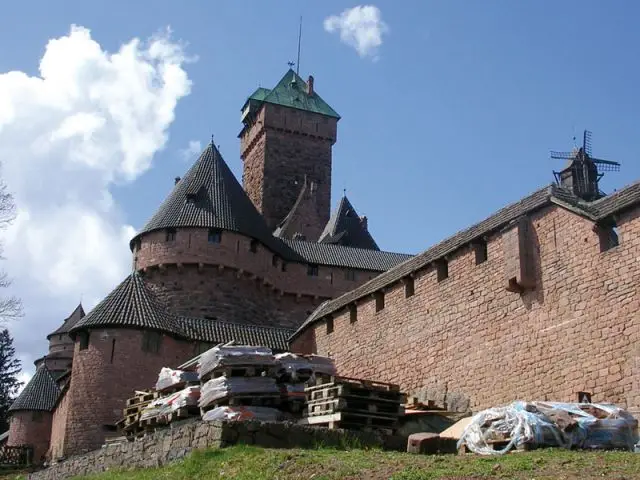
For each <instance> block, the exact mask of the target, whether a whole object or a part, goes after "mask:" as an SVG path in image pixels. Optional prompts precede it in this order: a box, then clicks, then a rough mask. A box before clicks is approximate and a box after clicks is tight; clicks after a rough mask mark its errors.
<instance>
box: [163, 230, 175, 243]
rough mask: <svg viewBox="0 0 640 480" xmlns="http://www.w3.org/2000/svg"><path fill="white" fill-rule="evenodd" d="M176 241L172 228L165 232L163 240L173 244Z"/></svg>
mask: <svg viewBox="0 0 640 480" xmlns="http://www.w3.org/2000/svg"><path fill="white" fill-rule="evenodd" d="M175 239H176V231H175V229H173V228H170V229H168V230H167V233H166V236H165V240H166V241H167V242H173V241H174V240H175Z"/></svg>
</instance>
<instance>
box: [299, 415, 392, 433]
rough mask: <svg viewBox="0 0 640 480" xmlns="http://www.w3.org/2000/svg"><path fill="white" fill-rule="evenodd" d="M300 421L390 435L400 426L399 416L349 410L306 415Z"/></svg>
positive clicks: (331, 427)
mask: <svg viewBox="0 0 640 480" xmlns="http://www.w3.org/2000/svg"><path fill="white" fill-rule="evenodd" d="M300 423H302V424H305V425H316V426H325V427H328V428H329V429H336V428H343V429H347V430H361V431H378V432H383V433H386V434H389V435H392V434H393V433H394V432H395V430H396V429H397V427H398V420H397V418H389V417H380V416H376V415H365V414H359V413H358V414H356V413H347V412H337V413H332V414H330V415H318V416H314V417H305V418H303V419H302V420H301V422H300Z"/></svg>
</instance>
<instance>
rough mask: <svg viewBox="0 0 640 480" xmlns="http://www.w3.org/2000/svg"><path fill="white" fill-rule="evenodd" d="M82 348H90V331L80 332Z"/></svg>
mask: <svg viewBox="0 0 640 480" xmlns="http://www.w3.org/2000/svg"><path fill="white" fill-rule="evenodd" d="M79 337H80V350H86V349H87V348H89V332H80V334H79Z"/></svg>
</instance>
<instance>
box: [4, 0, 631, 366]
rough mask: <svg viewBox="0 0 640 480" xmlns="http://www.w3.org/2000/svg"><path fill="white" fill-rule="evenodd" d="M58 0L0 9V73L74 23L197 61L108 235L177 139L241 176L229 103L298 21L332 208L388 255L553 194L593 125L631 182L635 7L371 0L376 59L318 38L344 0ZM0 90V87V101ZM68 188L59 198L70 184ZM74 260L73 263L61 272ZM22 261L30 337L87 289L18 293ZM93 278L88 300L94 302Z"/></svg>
mask: <svg viewBox="0 0 640 480" xmlns="http://www.w3.org/2000/svg"><path fill="white" fill-rule="evenodd" d="M64 5H65V7H64V8H61V7H60V5H59V4H54V3H53V2H45V1H38V2H36V1H28V0H23V1H21V2H11V3H8V4H6V5H4V6H3V15H2V17H0V44H1V45H2V46H3V48H2V53H1V54H0V75H2V73H6V72H9V71H21V72H24V73H25V74H26V75H28V76H38V75H39V72H38V65H39V62H40V60H41V58H42V56H43V54H44V53H45V48H46V45H47V42H48V41H49V40H50V39H54V38H60V37H63V36H65V35H68V34H69V29H70V26H71V24H76V25H79V26H82V27H85V28H87V29H89V30H90V31H91V38H92V39H93V40H94V41H95V42H97V43H98V44H99V45H100V47H101V48H102V49H103V50H106V51H108V52H115V51H117V50H118V49H119V48H120V46H121V45H122V44H125V43H127V42H129V41H130V40H131V39H132V38H140V39H141V40H145V39H147V38H148V37H150V36H151V35H153V34H155V33H157V32H159V31H161V30H162V29H164V28H166V27H167V26H170V27H171V30H172V36H171V38H172V41H177V40H180V41H182V42H185V46H184V51H185V52H186V55H187V56H197V60H196V61H190V62H186V63H184V64H183V65H182V68H183V69H184V71H185V72H186V74H187V75H188V78H189V80H190V81H191V84H190V91H189V93H188V94H185V95H181V96H180V98H179V99H178V100H177V105H176V106H175V109H174V110H173V113H174V114H175V118H174V119H173V120H172V121H169V122H166V125H165V126H166V128H165V130H164V131H165V133H166V134H167V135H168V137H167V140H166V142H165V143H164V144H163V145H162V147H161V148H159V149H158V150H157V151H154V152H153V154H152V155H149V157H150V159H151V164H150V166H149V168H143V169H141V171H140V172H138V173H137V174H136V175H134V178H129V179H123V178H115V179H113V181H111V180H109V181H108V182H107V183H106V184H105V189H106V191H107V192H109V193H110V194H111V196H112V199H111V200H112V201H113V203H114V205H115V207H113V208H115V212H116V213H114V212H113V211H112V212H111V213H110V214H109V215H110V216H109V218H110V220H109V221H110V222H112V223H111V224H113V222H119V223H121V224H123V225H131V226H133V227H134V228H140V227H141V226H142V224H143V223H144V222H145V221H146V220H147V219H148V218H149V216H150V215H151V214H152V213H153V211H154V209H155V208H156V207H157V206H158V204H159V203H160V202H161V201H162V199H163V198H164V196H165V195H166V194H167V192H168V191H169V190H170V189H171V186H172V183H173V178H174V177H175V176H176V175H181V174H183V173H184V171H185V170H186V169H187V168H188V166H189V165H190V162H192V161H193V160H194V159H195V158H194V157H193V156H192V157H190V158H189V159H187V160H185V159H184V158H183V157H184V155H183V153H182V152H183V150H184V149H186V148H187V146H188V145H189V142H192V141H199V142H201V144H203V145H204V144H205V143H206V142H207V141H208V140H209V139H210V136H211V134H214V135H215V141H216V143H217V144H219V145H220V148H221V151H222V154H223V156H224V157H225V159H226V161H227V162H228V163H229V165H230V167H231V168H232V170H233V171H234V172H235V173H236V175H237V176H238V178H240V176H241V168H242V165H241V161H240V158H239V140H238V139H237V134H238V132H239V131H240V127H241V124H240V107H241V106H242V104H243V102H244V100H245V99H246V97H247V96H248V95H249V94H251V93H252V92H253V90H254V89H255V88H256V87H257V86H264V87H271V86H274V85H275V84H276V83H277V81H278V80H279V79H280V78H281V76H282V75H283V74H284V73H285V72H286V70H287V68H288V67H287V62H288V61H290V60H294V61H295V56H296V47H297V46H296V42H297V33H298V19H299V16H300V15H302V16H303V34H302V56H301V65H300V74H301V75H302V76H303V77H304V78H306V77H307V76H308V75H309V74H312V75H314V77H315V88H316V91H317V92H318V93H319V94H320V95H321V96H322V97H323V98H324V99H325V100H326V101H327V102H328V103H329V104H330V105H331V106H332V107H333V108H334V109H336V110H337V111H338V113H340V115H341V116H342V119H341V121H340V123H339V127H338V128H339V130H338V142H337V144H336V145H335V147H334V167H333V204H334V205H335V204H336V203H337V201H338V199H339V196H340V195H341V193H342V190H343V188H346V189H347V194H348V196H349V198H350V199H351V201H352V202H353V204H354V206H355V207H356V209H357V210H358V212H359V213H360V214H361V215H367V216H368V217H369V228H370V230H371V232H372V234H373V235H374V238H376V240H377V242H378V244H379V245H380V246H381V248H383V249H385V250H392V251H400V252H407V253H417V252H419V251H422V250H424V249H426V248H427V247H428V246H430V245H432V244H434V243H436V242H438V241H439V240H441V239H443V238H445V237H446V236H449V235H451V234H453V233H455V232H456V231H458V230H459V229H462V228H465V227H467V226H469V225H470V224H472V223H474V222H476V221H479V220H481V219H482V218H484V217H486V216H488V215H489V214H491V213H492V212H493V211H495V210H497V209H498V208H500V207H502V206H504V205H505V204H507V203H510V202H513V201H516V200H518V199H519V198H521V197H522V196H524V195H526V194H527V193H529V192H531V191H533V190H535V189H537V188H539V187H541V186H543V185H545V184H548V183H551V182H552V181H553V175H552V170H553V169H554V168H556V169H558V168H559V167H561V164H559V163H558V162H557V161H554V160H551V159H549V150H552V149H554V150H570V149H571V147H572V146H573V142H572V137H573V136H574V135H576V136H577V137H581V135H582V130H583V129H584V128H588V129H590V130H592V131H593V150H594V155H596V156H598V157H601V158H607V159H612V160H618V161H620V162H622V170H621V171H620V172H618V173H611V174H607V176H606V177H605V180H604V181H603V183H602V187H603V188H604V189H605V190H606V191H611V190H612V189H614V188H620V187H622V186H624V185H626V184H629V183H631V182H633V181H635V180H636V179H638V178H640V166H639V164H638V162H637V161H636V157H637V153H636V152H637V147H636V141H637V138H638V137H639V135H638V133H639V132H638V130H639V125H640V123H639V121H638V120H639V114H638V112H639V111H640V95H639V94H638V93H637V88H638V85H640V67H638V61H637V58H636V57H637V50H638V45H640V30H638V28H637V19H638V18H640V5H639V4H637V3H636V2H631V1H616V2H606V3H605V2H600V1H586V0H583V1H559V2H552V1H539V2H512V1H507V0H502V1H497V0H496V1H484V2H476V1H468V0H467V1H452V0H447V1H444V0H442V1H416V2H409V1H403V2H392V1H378V2H376V3H375V4H371V5H375V6H376V7H377V8H378V9H379V12H380V15H381V20H382V21H383V22H384V24H385V25H386V26H387V30H386V31H385V32H384V33H383V34H382V44H381V45H380V46H379V47H378V48H377V51H376V54H375V58H374V56H360V55H358V53H357V52H356V50H355V49H354V48H353V47H352V46H351V45H348V44H346V43H344V42H342V41H341V38H340V35H339V34H338V33H336V32H333V33H330V32H327V31H326V30H325V28H324V25H323V22H324V20H325V19H326V18H327V17H330V16H332V15H340V14H341V13H342V12H343V11H344V10H346V9H348V8H352V7H355V6H357V5H358V3H354V2H339V1H323V2H293V1H280V2H258V1H238V0H236V1H216V2H212V1H209V2H205V1H191V2H175V1H173V2H170V1H161V0H155V1H153V2H151V1H136V2H124V1H114V0H111V1H108V2H107V1H92V2H85V1H76V0H73V1H66V2H64ZM60 68H64V66H61V67H60ZM107 81H108V79H107ZM1 89H2V83H1V82H0V99H1V93H2V91H1ZM0 105H1V102H0ZM0 120H1V118H0ZM1 125H2V123H1V122H0V127H1ZM0 132H1V130H0ZM0 140H2V138H1V136H0ZM16 148H17V149H18V150H16V151H18V152H20V150H19V149H20V146H19V145H18V146H17V147H16ZM24 158H25V160H24V162H23V163H21V164H20V165H22V166H13V167H12V168H10V169H9V170H11V171H12V172H13V173H12V175H10V176H9V178H8V180H10V179H12V178H16V179H19V178H20V175H19V170H20V169H22V168H24V170H20V171H22V172H24V171H26V170H28V165H27V163H26V162H28V158H29V157H28V156H26V155H25V157H24ZM34 168H35V167H34ZM33 175H37V173H35V174H33ZM116 177H117V176H116ZM65 178H66V177H65V176H62V177H61V179H60V180H59V184H58V185H57V188H58V189H64V188H66V187H67V186H68V185H67V184H65V181H66V180H65ZM16 181H18V180H16ZM38 181H39V182H43V181H44V180H43V179H40V180H38ZM68 181H69V185H70V184H71V182H78V181H81V178H80V177H78V178H75V177H71V176H69V177H68ZM9 187H10V188H11V187H12V185H11V183H10V184H9ZM83 194H90V192H86V191H85V192H83ZM18 197H19V196H18ZM25 198H26V197H25ZM61 198H62V197H61ZM36 204H37V202H36ZM35 208H36V207H35V206H34V207H33V209H32V211H33V212H36V210H35ZM47 208H53V207H51V205H47ZM96 208H97V210H96V211H99V210H100V208H102V207H100V208H98V207H96ZM34 215H35V213H34ZM114 219H115V220H114ZM111 224H110V225H111ZM44 248H46V247H44ZM122 249H124V250H123V252H120V254H118V255H119V256H120V258H125V257H126V256H127V255H128V252H127V250H126V245H125V244H122ZM11 251H17V250H10V252H11ZM10 252H9V253H10ZM87 255H88V253H86V252H84V253H83V255H81V256H76V257H74V256H71V257H70V258H68V259H66V260H65V262H66V263H65V265H68V264H70V263H73V262H81V261H84V260H86V258H87ZM103 260H104V259H103ZM119 261H120V260H119ZM21 268H22V267H21V266H20V265H19V264H17V263H16V262H14V263H11V262H9V264H8V269H9V273H10V274H11V275H12V276H14V277H16V288H17V289H18V290H19V293H21V294H24V295H26V297H27V298H28V299H30V300H31V301H36V300H37V301H38V302H40V303H43V304H50V305H53V308H48V309H44V308H36V307H33V306H31V307H29V310H28V312H27V313H28V314H29V315H30V317H29V318H30V321H31V322H36V323H37V324H38V325H43V329H45V330H46V329H47V328H49V327H51V326H55V325H56V324H57V323H59V322H60V321H61V319H62V318H63V317H64V315H66V314H67V313H70V312H71V310H73V307H75V303H74V302H76V300H75V299H77V298H79V297H80V295H82V294H84V295H86V294H87V293H86V291H85V290H86V288H76V289H75V290H74V289H73V288H66V289H63V290H62V291H58V290H56V289H55V288H49V289H43V288H41V289H40V290H39V292H40V293H38V294H37V295H36V294H35V293H33V291H31V290H29V289H27V286H28V285H29V281H28V279H29V275H32V276H33V272H31V273H30V274H29V275H27V273H25V272H23V271H22V270H20V269H21ZM96 271H97V270H96ZM84 273H86V272H83V274H84ZM118 273H119V272H118ZM125 273H126V272H125ZM93 274H95V271H94V272H93ZM116 277H117V275H115V274H113V275H111V276H109V281H110V282H111V283H113V279H114V278H116ZM87 278H93V277H91V276H90V275H89V276H88V277H87ZM54 283H55V282H54ZM85 283H86V282H85ZM108 284H109V283H108V282H106V281H105V282H104V283H103V284H101V287H100V289H96V290H95V292H93V293H94V296H95V297H96V298H98V297H99V295H100V294H101V293H106V291H108V288H107V285H108ZM113 286H115V285H113ZM20 289H22V290H20ZM105 289H106V291H104V292H103V291H102V290H105ZM72 299H73V300H72ZM45 317H46V318H45ZM25 321H27V320H26V319H25V320H23V322H25ZM20 335H22V334H20V333H19V334H18V336H20ZM22 341H23V343H22V344H20V345H21V349H22V350H23V351H25V352H26V351H29V350H30V349H33V348H35V346H34V345H36V343H34V342H35V340H34V341H33V342H27V341H26V340H22ZM37 345H38V346H39V347H42V345H43V343H37ZM25 358H27V357H25Z"/></svg>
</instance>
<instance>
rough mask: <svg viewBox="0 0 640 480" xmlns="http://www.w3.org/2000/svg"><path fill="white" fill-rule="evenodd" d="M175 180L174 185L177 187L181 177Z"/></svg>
mask: <svg viewBox="0 0 640 480" xmlns="http://www.w3.org/2000/svg"><path fill="white" fill-rule="evenodd" d="M174 180H175V183H174V185H177V184H178V182H179V181H180V177H176V178H175V179H174Z"/></svg>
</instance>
